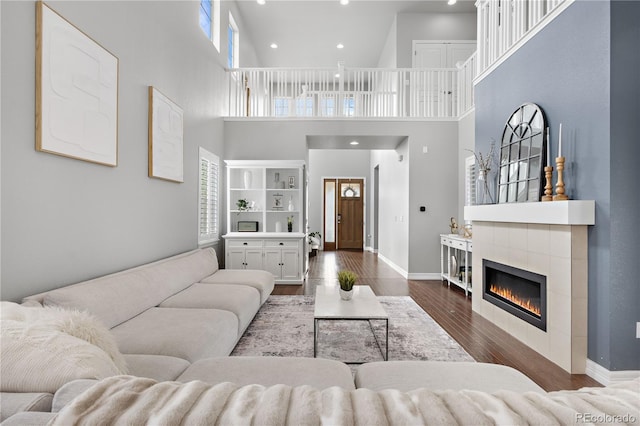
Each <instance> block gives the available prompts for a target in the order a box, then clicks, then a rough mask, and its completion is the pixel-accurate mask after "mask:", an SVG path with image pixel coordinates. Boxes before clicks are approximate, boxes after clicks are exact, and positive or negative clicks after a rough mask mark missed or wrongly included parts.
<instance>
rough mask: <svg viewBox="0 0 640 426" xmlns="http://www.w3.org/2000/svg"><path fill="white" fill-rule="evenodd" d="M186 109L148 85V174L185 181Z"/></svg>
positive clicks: (174, 180) (175, 180)
mask: <svg viewBox="0 0 640 426" xmlns="http://www.w3.org/2000/svg"><path fill="white" fill-rule="evenodd" d="M182 132H183V112H182V108H180V107H179V106H178V105H176V104H175V103H174V102H173V101H171V99H169V98H167V97H166V96H165V95H163V94H162V93H160V91H159V90H158V89H156V88H155V87H153V86H149V176H150V177H155V178H159V179H164V180H168V181H172V182H183V181H184V176H183V139H182V135H183V133H182Z"/></svg>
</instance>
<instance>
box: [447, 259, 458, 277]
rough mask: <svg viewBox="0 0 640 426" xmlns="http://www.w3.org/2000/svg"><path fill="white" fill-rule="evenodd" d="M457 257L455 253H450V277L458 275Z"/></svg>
mask: <svg viewBox="0 0 640 426" xmlns="http://www.w3.org/2000/svg"><path fill="white" fill-rule="evenodd" d="M458 272H459V271H458V259H457V258H456V256H455V255H453V254H452V255H451V259H450V260H449V275H450V276H452V277H457V276H458Z"/></svg>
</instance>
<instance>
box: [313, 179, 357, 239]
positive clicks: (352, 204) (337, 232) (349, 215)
mask: <svg viewBox="0 0 640 426" xmlns="http://www.w3.org/2000/svg"><path fill="white" fill-rule="evenodd" d="M323 187H324V212H323V216H324V217H323V224H324V225H323V228H324V249H325V250H327V251H331V250H341V249H355V250H362V249H363V247H364V194H365V192H364V191H365V189H364V179H355V178H325V179H324V181H323Z"/></svg>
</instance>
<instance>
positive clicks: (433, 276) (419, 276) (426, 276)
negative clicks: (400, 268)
mask: <svg viewBox="0 0 640 426" xmlns="http://www.w3.org/2000/svg"><path fill="white" fill-rule="evenodd" d="M441 278H442V277H441V276H440V273H439V272H419V273H413V274H409V277H408V278H407V279H408V280H440V279H441Z"/></svg>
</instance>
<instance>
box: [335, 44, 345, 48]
mask: <svg viewBox="0 0 640 426" xmlns="http://www.w3.org/2000/svg"><path fill="white" fill-rule="evenodd" d="M336 47H337V48H338V49H344V44H342V43H338V45H337V46H336Z"/></svg>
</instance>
